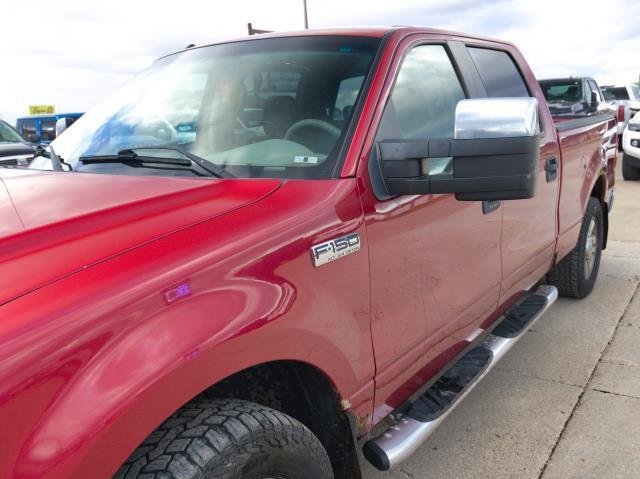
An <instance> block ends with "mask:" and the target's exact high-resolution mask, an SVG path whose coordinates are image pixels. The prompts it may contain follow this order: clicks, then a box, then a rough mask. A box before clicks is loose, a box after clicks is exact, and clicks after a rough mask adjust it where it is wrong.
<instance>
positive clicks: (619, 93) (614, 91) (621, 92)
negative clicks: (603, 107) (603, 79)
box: [605, 87, 629, 100]
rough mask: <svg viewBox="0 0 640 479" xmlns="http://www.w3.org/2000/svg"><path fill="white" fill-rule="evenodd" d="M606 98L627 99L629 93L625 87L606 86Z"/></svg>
mask: <svg viewBox="0 0 640 479" xmlns="http://www.w3.org/2000/svg"><path fill="white" fill-rule="evenodd" d="M605 97H606V98H607V100H628V99H629V93H628V92H627V89H626V88H625V87H615V88H607V94H606V95H605Z"/></svg>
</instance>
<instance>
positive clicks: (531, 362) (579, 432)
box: [363, 161, 640, 479]
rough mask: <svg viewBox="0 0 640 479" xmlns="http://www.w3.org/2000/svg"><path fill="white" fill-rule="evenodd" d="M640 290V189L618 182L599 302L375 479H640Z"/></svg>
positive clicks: (569, 314) (547, 336) (522, 353)
mask: <svg viewBox="0 0 640 479" xmlns="http://www.w3.org/2000/svg"><path fill="white" fill-rule="evenodd" d="M618 170H620V161H619V162H618ZM618 174H619V173H618ZM639 289H640V182H628V181H624V180H622V178H618V179H617V198H616V203H615V205H614V210H613V212H612V214H611V217H610V231H609V245H608V247H607V249H606V251H604V252H603V256H602V262H601V265H600V274H599V277H598V281H597V283H596V287H595V289H594V291H593V292H592V293H591V295H590V296H589V297H587V298H585V299H583V300H572V299H565V298H560V299H559V300H558V301H557V302H556V303H555V304H554V305H553V306H552V307H551V309H550V310H549V311H548V312H547V313H546V314H545V315H544V316H543V317H542V318H540V320H539V321H538V322H537V323H536V324H535V325H534V326H533V328H532V329H530V330H529V331H528V332H527V333H526V334H525V336H524V337H523V338H522V339H521V340H520V341H519V343H518V344H516V345H515V346H514V347H513V349H512V350H511V351H510V352H509V353H507V355H506V356H505V357H504V358H503V359H502V361H501V362H500V363H498V365H497V366H496V368H495V369H494V370H493V371H491V372H490V373H489V374H488V375H487V377H486V378H485V379H484V380H483V381H482V382H481V383H480V384H479V385H478V386H477V387H476V388H475V389H474V390H473V391H472V392H471V393H470V394H469V395H468V396H467V397H466V398H465V400H464V401H463V402H462V404H460V405H459V406H458V408H457V409H456V410H455V411H453V412H452V414H451V415H450V416H449V418H448V419H447V420H446V421H445V422H444V423H443V424H442V425H441V426H440V428H439V429H438V430H437V431H436V432H435V433H434V434H433V435H432V436H431V437H430V438H429V439H428V440H427V442H425V444H424V445H423V446H422V447H421V448H420V449H419V450H418V451H417V452H416V453H415V454H414V455H413V456H412V457H411V458H410V459H409V460H408V461H406V462H405V463H403V464H402V465H400V466H399V467H398V468H397V469H394V470H392V471H390V472H386V473H381V472H378V471H376V470H375V469H374V468H373V467H372V466H370V465H369V464H367V463H366V461H363V464H365V472H364V477H365V478H366V479H383V478H386V479H389V478H399V479H407V478H438V479H444V478H474V479H477V478H492V479H493V478H536V479H537V478H542V479H556V478H581V479H586V478H598V479H601V478H607V479H608V478H640V294H639V293H638V290H639Z"/></svg>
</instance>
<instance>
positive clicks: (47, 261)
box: [0, 170, 281, 304]
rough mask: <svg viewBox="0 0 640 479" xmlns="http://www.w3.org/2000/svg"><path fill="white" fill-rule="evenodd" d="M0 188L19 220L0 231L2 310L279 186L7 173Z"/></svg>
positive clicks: (277, 182)
mask: <svg viewBox="0 0 640 479" xmlns="http://www.w3.org/2000/svg"><path fill="white" fill-rule="evenodd" d="M0 181H1V182H2V183H4V185H5V186H6V189H7V191H8V193H9V196H10V198H11V201H12V202H13V205H14V206H15V210H16V212H17V214H18V216H19V218H20V222H16V223H15V224H16V225H17V226H15V227H14V228H13V230H6V229H4V230H0V231H2V235H3V236H2V237H0V251H2V259H1V260H0V304H4V303H6V302H7V301H10V300H12V299H14V298H16V297H18V296H21V295H23V294H25V293H28V292H29V291H32V290H34V289H37V288H39V287H41V286H43V285H45V284H48V283H51V282H53V281H55V280H56V279H58V278H61V277H63V276H66V275H69V274H71V273H73V272H75V271H79V270H81V269H83V268H87V267H89V266H91V265H93V264H96V263H98V262H100V261H104V260H105V259H107V258H109V257H112V256H114V255H117V254H119V253H122V252H124V251H127V250H130V249H132V248H135V247H137V246H140V245H142V244H144V243H148V242H149V241H153V240H154V239H156V238H159V237H161V236H165V235H168V234H170V233H173V232H175V231H178V230H180V229H184V228H187V227H189V226H191V225H193V224H196V223H199V222H201V221H204V220H207V219H210V218H213V217H216V216H220V215H222V214H225V213H227V212H229V211H232V210H236V209H238V208H241V207H243V206H246V205H248V204H251V203H254V202H256V201H259V200H260V199H262V198H264V197H265V196H267V195H269V194H270V193H271V192H273V191H275V190H276V189H277V188H278V186H279V185H280V183H281V182H280V180H274V179H252V180H245V179H225V180H215V179H210V178H207V179H183V178H166V177H162V178H159V177H144V176H114V175H104V174H85V173H65V172H43V171H33V170H4V171H1V172H0ZM20 223H21V226H20Z"/></svg>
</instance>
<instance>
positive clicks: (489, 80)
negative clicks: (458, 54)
mask: <svg viewBox="0 0 640 479" xmlns="http://www.w3.org/2000/svg"><path fill="white" fill-rule="evenodd" d="M468 50H469V53H470V54H471V58H472V59H473V63H475V65H476V68H477V69H478V73H479V74H480V78H481V79H482V83H484V87H485V89H486V90H487V95H488V96H490V97H523V96H527V97H528V96H530V95H529V91H528V90H527V86H526V84H525V83H524V80H523V79H522V75H520V72H519V71H518V69H517V68H516V65H515V64H514V63H513V60H512V59H511V57H510V56H509V54H508V53H507V52H503V51H499V50H489V49H487V48H469V49H468Z"/></svg>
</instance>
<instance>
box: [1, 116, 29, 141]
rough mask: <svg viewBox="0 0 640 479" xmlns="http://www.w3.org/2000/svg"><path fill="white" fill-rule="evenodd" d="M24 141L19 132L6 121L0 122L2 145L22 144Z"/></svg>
mask: <svg viewBox="0 0 640 479" xmlns="http://www.w3.org/2000/svg"><path fill="white" fill-rule="evenodd" d="M23 141H24V140H23V139H22V137H21V136H20V135H19V134H18V132H17V131H15V130H14V129H13V128H11V127H10V126H9V125H7V124H6V123H5V122H4V121H0V143H21V142H23Z"/></svg>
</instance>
